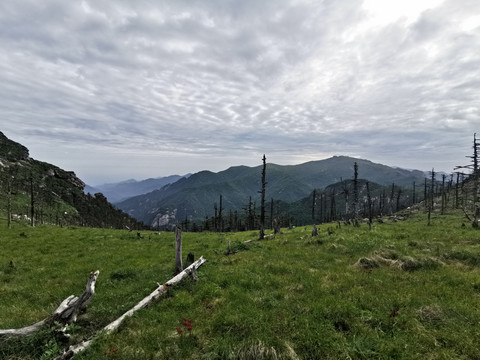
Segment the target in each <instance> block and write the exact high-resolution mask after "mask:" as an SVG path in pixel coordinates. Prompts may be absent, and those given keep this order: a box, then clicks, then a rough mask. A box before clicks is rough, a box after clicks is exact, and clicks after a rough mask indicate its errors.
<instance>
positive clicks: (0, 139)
mask: <svg viewBox="0 0 480 360" xmlns="http://www.w3.org/2000/svg"><path fill="white" fill-rule="evenodd" d="M0 158H3V159H5V160H7V161H12V162H13V161H20V160H28V159H30V157H29V155H28V149H27V148H26V147H25V146H23V145H21V144H19V143H17V142H15V141H13V140H10V139H9V138H7V137H6V136H5V135H4V134H3V133H2V132H1V131H0ZM4 165H5V164H4Z"/></svg>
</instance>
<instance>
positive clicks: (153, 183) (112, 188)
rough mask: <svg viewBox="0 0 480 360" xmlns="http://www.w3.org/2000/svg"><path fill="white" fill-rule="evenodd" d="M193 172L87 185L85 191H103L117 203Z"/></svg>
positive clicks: (112, 201) (110, 199)
mask: <svg viewBox="0 0 480 360" xmlns="http://www.w3.org/2000/svg"><path fill="white" fill-rule="evenodd" d="M190 175H191V174H186V175H183V176H181V175H170V176H165V177H159V178H150V179H145V180H141V181H137V180H135V179H129V180H125V181H121V182H118V183H108V184H102V185H96V186H88V185H87V186H85V190H84V191H85V193H91V194H94V193H98V192H101V193H102V194H103V195H104V196H105V197H106V198H107V199H108V201H110V202H111V203H117V202H120V201H122V200H125V199H128V198H131V197H133V196H137V195H141V194H146V193H149V192H151V191H154V190H157V189H160V188H162V187H163V186H165V185H167V184H171V183H174V182H176V181H178V180H180V179H182V178H184V177H189V176H190Z"/></svg>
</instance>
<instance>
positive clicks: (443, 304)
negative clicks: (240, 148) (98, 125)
mask: <svg viewBox="0 0 480 360" xmlns="http://www.w3.org/2000/svg"><path fill="white" fill-rule="evenodd" d="M0 145H2V159H1V161H2V164H3V167H2V173H1V174H2V188H1V189H2V194H3V196H2V203H1V206H2V208H1V211H2V213H1V220H0V234H1V236H0V246H1V249H2V252H1V253H0V278H1V281H0V283H1V284H2V291H1V292H0V328H1V329H3V330H0V357H1V358H2V359H10V360H14V359H42V360H45V359H67V358H72V357H74V358H75V359H418V358H428V359H475V358H480V350H479V347H478V341H479V340H480V327H479V325H480V310H479V308H478V301H479V300H480V280H479V271H480V233H479V230H478V219H479V218H478V208H479V207H478V206H479V198H478V191H479V189H478V185H479V184H478V182H479V176H478V175H479V171H478V152H477V150H478V142H477V139H476V137H474V141H473V149H474V152H473V155H472V156H469V158H470V160H471V162H469V164H467V165H466V168H467V170H468V171H469V172H468V174H464V175H460V174H461V173H460V172H459V173H458V174H459V175H458V177H457V178H458V179H459V180H461V181H454V180H455V179H456V176H455V174H452V175H451V176H446V175H445V174H443V176H441V179H437V175H436V173H435V171H434V170H432V171H431V172H430V173H427V174H425V177H424V181H423V183H421V184H419V185H418V189H416V187H415V186H413V188H412V186H397V187H395V186H393V188H392V186H382V185H378V184H375V183H372V182H370V181H368V180H365V179H361V178H359V177H358V172H360V171H361V167H359V165H358V163H360V164H362V163H361V162H360V161H358V163H357V162H355V163H354V164H351V166H349V169H350V170H353V172H352V174H351V177H350V179H342V180H341V181H340V182H338V183H337V184H336V185H334V186H330V187H329V186H326V187H325V188H318V189H314V190H313V191H312V193H311V194H310V195H309V196H307V197H305V200H303V201H300V202H296V203H295V204H296V205H295V206H290V207H288V209H289V218H288V219H289V221H287V222H285V223H283V222H282V223H281V220H280V218H278V219H277V218H272V219H271V221H269V219H270V218H269V216H270V215H269V210H268V208H269V203H268V201H267V202H266V204H262V205H263V206H261V210H260V212H262V211H263V212H264V213H263V216H262V214H261V213H259V211H258V210H257V212H255V213H254V215H253V216H254V221H253V223H252V224H250V225H249V226H252V227H251V228H247V229H245V228H244V229H242V230H243V231H231V229H228V231H226V229H225V228H226V225H225V226H224V227H225V228H224V229H221V227H222V225H221V224H227V223H228V221H225V223H223V222H222V221H223V220H222V214H221V212H220V214H219V213H216V214H215V216H213V218H212V219H208V221H207V223H208V222H210V228H209V229H208V230H207V229H199V227H200V226H202V225H201V224H198V227H197V229H196V231H193V225H190V227H188V226H187V225H188V224H183V225H182V224H181V222H179V223H178V224H177V225H178V226H175V227H174V229H173V230H175V233H174V232H172V231H171V230H165V231H158V230H152V229H149V228H148V226H146V225H144V224H141V223H139V222H135V220H134V219H132V218H130V217H129V216H128V215H127V214H124V213H122V212H121V211H120V210H117V209H115V208H114V207H112V206H111V205H108V203H107V202H106V200H105V198H102V197H101V194H95V195H94V196H92V195H89V194H87V195H84V194H83V193H81V192H78V191H77V190H78V189H81V188H83V186H84V184H82V183H79V182H78V181H75V180H74V179H76V178H75V177H74V174H71V173H69V174H66V173H64V172H62V171H63V170H61V169H58V168H56V167H53V165H49V164H46V163H39V162H36V160H33V159H31V158H30V157H29V156H28V150H26V148H25V147H22V146H21V145H20V144H17V143H15V142H13V141H11V140H8V139H6V138H3V142H2V143H1V144H0ZM39 164H43V165H42V166H40V165H39ZM459 168H464V166H459ZM52 169H53V170H52ZM268 169H269V165H268V163H266V162H265V159H264V166H263V167H261V168H257V170H259V171H257V175H258V183H259V184H260V187H259V188H258V193H257V194H252V196H258V194H261V193H262V191H265V188H267V189H268V186H269V182H270V181H271V182H274V179H273V177H272V176H270V177H269V173H268ZM459 170H460V169H459ZM10 171H13V172H14V174H15V175H14V176H12V173H11V172H10ZM366 175H367V174H366ZM192 176H194V175H191V176H190V177H192ZM417 181H418V180H417ZM170 186H171V185H170ZM32 189H34V190H32ZM54 190H55V191H54ZM387 190H388V192H387ZM407 193H408V194H409V196H405V194H407ZM74 194H76V195H75V196H73V195H74ZM322 194H323V195H322ZM347 194H348V196H346V195H347ZM402 194H403V195H402ZM404 196H405V197H404ZM224 197H225V198H227V197H228V196H227V194H224ZM99 198H100V199H102V201H101V202H98V201H97V200H95V199H99ZM32 199H33V200H32ZM221 199H222V198H220V202H219V205H220V207H222V206H223V205H221V204H222V200H221ZM322 199H323V200H322ZM323 201H325V203H324V202H323ZM32 208H33V210H32ZM247 210H248V209H247ZM92 213H97V214H98V215H97V218H96V219H93V218H92V219H91V218H90V217H88V215H89V214H92ZM21 214H23V215H21ZM302 214H303V215H302ZM305 214H306V215H305ZM250 215H252V214H250ZM30 216H31V218H30ZM245 216H246V218H245V219H243V220H242V223H243V224H245V223H248V216H249V213H248V211H246V212H245ZM262 218H263V223H262ZM93 221H97V222H96V223H90V222H93ZM282 221H283V220H282ZM285 221H286V220H285ZM211 224H213V227H212V225H211ZM215 224H217V225H215ZM284 225H288V226H284ZM182 226H183V232H182ZM203 226H204V225H203ZM244 226H245V225H244ZM200 230H202V231H200ZM262 231H263V232H264V234H262ZM262 235H263V236H262ZM262 237H263V239H262ZM187 254H188V255H187ZM178 262H180V269H178V265H179V264H178ZM182 270H183V271H182ZM70 295H74V296H75V297H73V296H72V297H70Z"/></svg>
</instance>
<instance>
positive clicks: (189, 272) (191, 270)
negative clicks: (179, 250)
mask: <svg viewBox="0 0 480 360" xmlns="http://www.w3.org/2000/svg"><path fill="white" fill-rule="evenodd" d="M205 261H207V260H205V259H204V258H203V256H201V257H200V258H199V259H198V260H197V261H195V262H194V263H193V264H192V265H190V266H189V267H187V268H186V269H185V270H183V271H182V272H181V273H179V274H177V275H175V276H174V277H173V278H171V279H170V280H168V281H167V282H166V283H165V284H163V285H160V284H158V287H157V288H156V289H155V290H154V291H153V292H152V293H151V294H150V295H148V296H147V297H145V298H144V299H143V300H141V301H140V302H139V303H138V304H137V305H135V306H134V307H133V308H131V309H130V310H128V311H127V312H126V313H124V314H123V315H122V316H120V317H119V318H118V319H116V320H115V321H112V322H111V323H110V324H108V325H107V326H105V327H104V328H103V329H102V330H101V332H102V333H103V334H105V333H109V332H112V331H114V330H116V329H117V328H118V327H119V326H120V325H121V323H122V322H123V320H125V318H126V317H129V316H132V315H133V314H134V313H135V312H136V311H138V310H140V309H143V308H145V307H147V306H148V305H150V304H151V303H153V302H155V301H156V300H158V299H159V298H160V297H161V296H162V295H164V294H166V293H167V291H168V288H169V287H170V286H173V285H175V284H176V283H178V282H180V281H182V280H183V279H185V278H186V277H188V276H192V277H193V278H195V277H196V270H197V269H198V268H199V267H200V266H202V265H203V263H205ZM95 337H96V335H95V336H94V337H92V338H91V339H89V340H85V341H82V342H81V343H79V344H76V345H72V346H70V347H69V348H68V349H67V350H66V351H65V352H64V353H63V354H61V355H60V356H58V357H57V358H56V359H55V360H66V359H70V358H72V357H73V356H74V355H75V354H78V353H79V352H82V351H84V350H86V349H87V348H88V347H89V346H90V344H91V343H92V341H93V340H94V339H95Z"/></svg>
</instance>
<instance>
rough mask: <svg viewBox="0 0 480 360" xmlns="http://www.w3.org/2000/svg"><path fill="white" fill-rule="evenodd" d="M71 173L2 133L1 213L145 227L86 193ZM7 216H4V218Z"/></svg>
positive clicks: (31, 219) (62, 222)
mask: <svg viewBox="0 0 480 360" xmlns="http://www.w3.org/2000/svg"><path fill="white" fill-rule="evenodd" d="M84 187H85V184H84V182H83V181H82V180H80V179H79V178H77V177H76V175H75V173H74V172H72V171H65V170H63V169H60V168H59V167H57V166H55V165H52V164H48V163H46V162H42V161H38V160H34V159H32V158H30V156H29V152H28V149H27V148H26V147H25V146H23V145H21V144H19V143H17V142H15V141H12V140H10V139H8V138H7V137H6V136H5V135H4V134H3V133H1V132H0V194H1V197H0V213H2V215H3V214H6V215H7V216H8V213H10V215H11V217H12V218H14V219H23V220H26V221H29V222H30V223H33V224H36V223H50V224H58V225H82V226H92V227H115V228H123V227H124V226H130V227H132V228H144V227H145V225H143V224H141V223H139V222H138V221H136V220H135V219H133V218H131V217H130V216H128V215H127V214H125V213H123V212H122V211H120V210H118V209H116V208H115V207H113V206H112V205H111V204H110V203H109V202H108V201H107V199H106V198H105V197H104V196H103V195H102V194H95V195H90V194H84V192H83V190H84ZM3 216H5V215H3Z"/></svg>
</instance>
